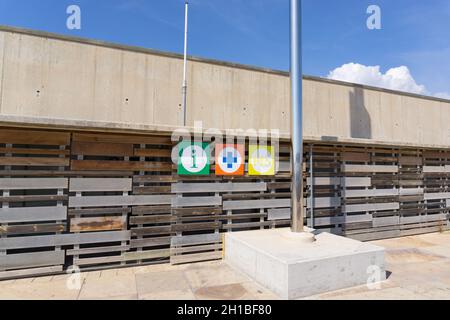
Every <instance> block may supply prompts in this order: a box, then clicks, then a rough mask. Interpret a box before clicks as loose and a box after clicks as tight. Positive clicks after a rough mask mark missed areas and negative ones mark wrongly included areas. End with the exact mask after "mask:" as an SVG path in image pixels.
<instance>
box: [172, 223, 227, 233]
mask: <svg viewBox="0 0 450 320" xmlns="http://www.w3.org/2000/svg"><path fill="white" fill-rule="evenodd" d="M221 226H222V223H221V222H219V221H217V222H200V223H182V224H173V225H172V229H171V230H172V231H173V232H185V231H204V230H215V229H220V227H221Z"/></svg>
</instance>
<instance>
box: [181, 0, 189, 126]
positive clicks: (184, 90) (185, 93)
mask: <svg viewBox="0 0 450 320" xmlns="http://www.w3.org/2000/svg"><path fill="white" fill-rule="evenodd" d="M184 7H185V10H184V66H183V88H182V94H183V97H182V109H183V125H184V126H186V124H187V110H186V107H187V48H188V13H189V1H188V0H186V2H185V4H184Z"/></svg>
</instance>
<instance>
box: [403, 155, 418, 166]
mask: <svg viewBox="0 0 450 320" xmlns="http://www.w3.org/2000/svg"><path fill="white" fill-rule="evenodd" d="M398 162H399V164H400V165H403V166H421V165H422V164H423V158H419V157H404V156H403V157H400V158H399V160H398Z"/></svg>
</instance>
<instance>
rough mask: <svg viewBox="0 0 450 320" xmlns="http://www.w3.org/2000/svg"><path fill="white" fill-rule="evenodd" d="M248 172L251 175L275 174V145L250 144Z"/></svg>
mask: <svg viewBox="0 0 450 320" xmlns="http://www.w3.org/2000/svg"><path fill="white" fill-rule="evenodd" d="M248 154H249V162H248V174H249V175H250V176H274V175H275V153H274V147H269V146H257V145H250V147H249V152H248Z"/></svg>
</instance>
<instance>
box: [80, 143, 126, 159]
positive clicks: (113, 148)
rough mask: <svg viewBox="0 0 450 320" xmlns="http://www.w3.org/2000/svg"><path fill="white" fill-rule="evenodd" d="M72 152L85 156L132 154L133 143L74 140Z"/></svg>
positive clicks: (122, 155)
mask: <svg viewBox="0 0 450 320" xmlns="http://www.w3.org/2000/svg"><path fill="white" fill-rule="evenodd" d="M72 153H73V154H77V155H85V156H118V157H127V156H128V157H132V156H134V150H133V144H124V143H91V142H74V143H73V144H72Z"/></svg>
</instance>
